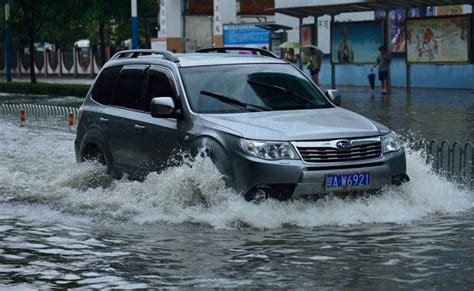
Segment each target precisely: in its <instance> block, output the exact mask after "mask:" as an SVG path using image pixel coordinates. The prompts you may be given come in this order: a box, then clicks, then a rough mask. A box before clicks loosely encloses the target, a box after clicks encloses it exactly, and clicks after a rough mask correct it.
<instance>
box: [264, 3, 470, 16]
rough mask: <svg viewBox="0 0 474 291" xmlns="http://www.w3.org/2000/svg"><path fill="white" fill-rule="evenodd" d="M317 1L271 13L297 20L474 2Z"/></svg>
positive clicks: (278, 9)
mask: <svg viewBox="0 0 474 291" xmlns="http://www.w3.org/2000/svg"><path fill="white" fill-rule="evenodd" d="M334 2H335V1H331V0H318V1H317V4H315V5H311V6H300V7H281V8H274V9H272V10H273V11H275V12H277V13H281V14H285V15H288V16H293V17H297V18H305V17H308V16H315V17H319V16H322V15H337V14H340V13H347V12H362V11H374V10H393V9H397V8H416V7H426V6H444V5H457V4H471V5H473V4H474V0H357V1H356V0H338V1H337V2H338V3H337V4H334Z"/></svg>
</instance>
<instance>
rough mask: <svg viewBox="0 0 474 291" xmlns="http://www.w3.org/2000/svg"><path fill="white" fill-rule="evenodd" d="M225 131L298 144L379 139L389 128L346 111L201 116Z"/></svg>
mask: <svg viewBox="0 0 474 291" xmlns="http://www.w3.org/2000/svg"><path fill="white" fill-rule="evenodd" d="M199 117H200V118H201V119H202V120H203V121H206V122H210V123H212V124H216V125H219V128H220V129H221V130H226V129H227V130H228V132H229V133H231V134H235V133H239V134H240V136H241V137H244V138H248V139H258V140H275V141H297V140H317V139H337V138H354V137H368V136H376V135H380V134H384V133H387V132H389V129H388V128H386V127H385V126H383V125H381V124H379V123H376V122H374V121H372V120H370V119H368V118H366V117H363V116H361V115H359V114H357V113H354V112H352V111H349V110H346V109H343V108H339V107H337V108H327V109H313V110H292V111H271V112H251V113H250V112H249V113H235V114H200V115H199Z"/></svg>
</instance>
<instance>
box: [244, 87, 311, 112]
mask: <svg viewBox="0 0 474 291" xmlns="http://www.w3.org/2000/svg"><path fill="white" fill-rule="evenodd" d="M247 82H248V83H250V84H255V85H259V86H262V87H267V88H271V89H276V90H279V91H283V92H285V93H288V94H290V95H292V96H294V97H296V98H298V99H300V100H301V101H303V102H305V103H306V104H309V105H311V106H313V107H316V105H315V104H314V103H313V102H311V100H308V99H306V98H305V97H303V96H301V95H300V94H298V93H295V92H292V91H290V90H288V89H286V88H284V87H280V86H277V85H273V84H270V83H265V82H260V81H255V80H247Z"/></svg>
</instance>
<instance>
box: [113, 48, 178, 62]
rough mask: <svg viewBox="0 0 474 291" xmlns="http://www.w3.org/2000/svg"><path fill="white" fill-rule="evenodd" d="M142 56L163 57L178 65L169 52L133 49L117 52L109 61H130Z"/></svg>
mask: <svg viewBox="0 0 474 291" xmlns="http://www.w3.org/2000/svg"><path fill="white" fill-rule="evenodd" d="M144 55H161V56H163V59H165V60H168V61H171V62H175V63H179V59H178V57H176V56H175V55H174V54H173V53H171V52H169V51H164V50H150V49H135V50H124V51H119V52H117V53H116V54H114V55H113V57H112V58H111V60H117V59H124V58H129V59H131V58H137V57H139V56H144Z"/></svg>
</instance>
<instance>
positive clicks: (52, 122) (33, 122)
mask: <svg viewBox="0 0 474 291" xmlns="http://www.w3.org/2000/svg"><path fill="white" fill-rule="evenodd" d="M78 112H79V109H78V108H74V107H66V106H54V105H39V104H9V103H6V104H1V105H0V117H5V118H9V119H12V120H17V121H18V123H19V125H20V126H23V125H29V126H41V127H49V128H56V129H68V130H72V131H74V130H75V129H76V126H77V114H78Z"/></svg>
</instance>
